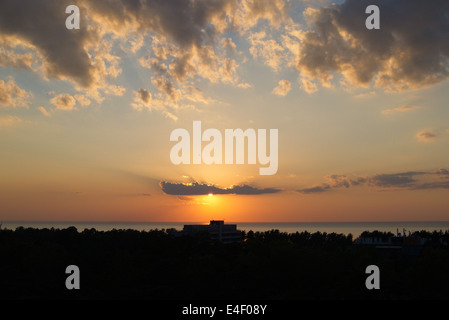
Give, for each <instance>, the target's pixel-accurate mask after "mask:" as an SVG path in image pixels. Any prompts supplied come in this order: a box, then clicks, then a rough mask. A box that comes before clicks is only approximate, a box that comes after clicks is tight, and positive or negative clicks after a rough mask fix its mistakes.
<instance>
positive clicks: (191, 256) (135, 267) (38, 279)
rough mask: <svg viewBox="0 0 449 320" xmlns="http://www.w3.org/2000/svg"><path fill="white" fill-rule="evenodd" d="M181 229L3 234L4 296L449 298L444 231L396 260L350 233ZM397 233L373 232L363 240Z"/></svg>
mask: <svg viewBox="0 0 449 320" xmlns="http://www.w3.org/2000/svg"><path fill="white" fill-rule="evenodd" d="M175 231H176V230H174V229H161V230H158V229H155V230H150V231H137V230H131V229H126V230H125V229H123V230H116V229H114V230H111V231H98V230H95V229H84V230H83V231H81V232H79V231H78V230H77V229H76V228H75V227H69V228H65V229H54V228H51V229H46V228H45V229H34V228H24V227H19V228H16V229H15V230H9V229H1V230H0V288H1V290H0V296H1V298H2V299H115V298H125V299H163V300H167V299H168V300H172V299H268V300H291V299H308V300H310V299H447V298H449V272H448V270H449V250H448V248H447V246H444V245H443V244H442V241H441V240H439V239H443V243H444V242H447V240H448V239H449V234H448V231H445V232H442V231H440V232H437V231H434V232H427V231H421V232H418V233H417V234H419V235H420V236H424V237H428V238H429V239H433V240H434V241H429V242H428V244H426V245H425V247H424V248H423V250H422V252H421V254H420V255H419V256H418V257H416V258H414V259H411V258H410V257H407V256H398V257H395V258H388V257H385V256H382V255H380V254H379V252H378V250H376V249H375V248H374V247H369V246H358V245H354V239H353V236H352V235H351V234H349V235H344V234H336V233H325V232H324V233H321V232H314V233H309V232H307V231H304V232H296V233H285V232H280V231H279V230H269V231H265V232H253V231H249V232H242V242H241V243H232V244H223V243H221V242H218V241H212V240H210V239H208V238H207V235H202V236H201V237H190V236H181V237H179V236H175ZM379 235H380V236H389V234H388V233H381V232H378V231H377V233H376V232H374V233H369V232H365V233H363V234H362V236H379ZM372 264H374V265H377V266H378V267H379V269H380V273H381V277H380V279H381V280H380V287H381V289H380V290H367V289H366V287H365V279H366V277H367V276H368V275H367V274H365V269H366V267H367V266H368V265H372ZM68 265H77V266H78V267H79V269H80V290H67V288H66V287H65V279H66V278H67V276H68V275H67V274H65V268H66V267H67V266H68Z"/></svg>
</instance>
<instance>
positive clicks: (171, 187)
mask: <svg viewBox="0 0 449 320" xmlns="http://www.w3.org/2000/svg"><path fill="white" fill-rule="evenodd" d="M160 187H161V189H162V191H163V192H164V193H166V194H169V195H177V196H198V195H208V194H210V193H212V194H241V195H258V194H267V193H277V192H280V191H281V190H279V189H273V188H265V189H258V188H255V187H252V186H248V185H241V186H232V187H230V188H219V187H216V186H211V185H208V184H199V183H197V182H194V183H189V184H184V183H171V182H167V181H161V182H160Z"/></svg>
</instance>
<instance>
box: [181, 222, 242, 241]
mask: <svg viewBox="0 0 449 320" xmlns="http://www.w3.org/2000/svg"><path fill="white" fill-rule="evenodd" d="M180 235H186V236H193V237H198V238H199V237H201V236H206V237H208V238H209V239H211V240H218V241H221V242H223V243H233V242H241V241H242V232H241V231H240V230H237V225H236V224H225V223H224V221H223V220H211V221H210V223H209V224H208V225H207V224H187V225H184V228H183V230H182V231H181V232H180Z"/></svg>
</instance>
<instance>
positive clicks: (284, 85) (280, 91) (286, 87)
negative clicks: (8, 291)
mask: <svg viewBox="0 0 449 320" xmlns="http://www.w3.org/2000/svg"><path fill="white" fill-rule="evenodd" d="M290 89H291V82H290V81H288V80H280V81H279V82H278V85H277V87H276V88H274V89H273V93H274V94H276V95H278V96H285V95H287V93H289V91H290Z"/></svg>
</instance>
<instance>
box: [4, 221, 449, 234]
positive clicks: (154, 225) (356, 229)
mask: <svg viewBox="0 0 449 320" xmlns="http://www.w3.org/2000/svg"><path fill="white" fill-rule="evenodd" d="M189 224H207V223H205V222H70V221H69V222H48V221H47V222H36V221H34V222H33V221H3V222H1V228H2V229H10V230H15V229H16V228H18V227H24V228H36V229H44V228H48V229H51V228H54V229H65V228H68V227H75V228H76V229H77V230H78V231H79V232H81V231H83V230H84V229H91V228H94V229H96V230H98V231H110V230H114V229H116V230H128V229H132V230H137V231H150V230H156V229H157V230H162V229H165V230H166V229H176V230H178V231H180V230H182V229H183V227H184V225H189ZM225 224H236V225H237V229H238V230H242V231H246V232H248V231H254V232H257V231H259V232H264V231H270V230H279V231H280V232H286V233H295V232H304V231H307V232H309V233H314V232H318V231H319V232H321V233H323V232H326V233H337V234H344V235H348V234H352V236H353V237H358V236H360V234H361V233H362V232H364V231H376V230H377V231H381V232H391V233H393V234H397V233H401V234H404V233H405V234H408V233H409V232H411V233H413V232H415V231H423V230H424V231H429V232H433V231H442V232H445V231H449V221H402V222H401V221H398V222H228V221H225Z"/></svg>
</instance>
